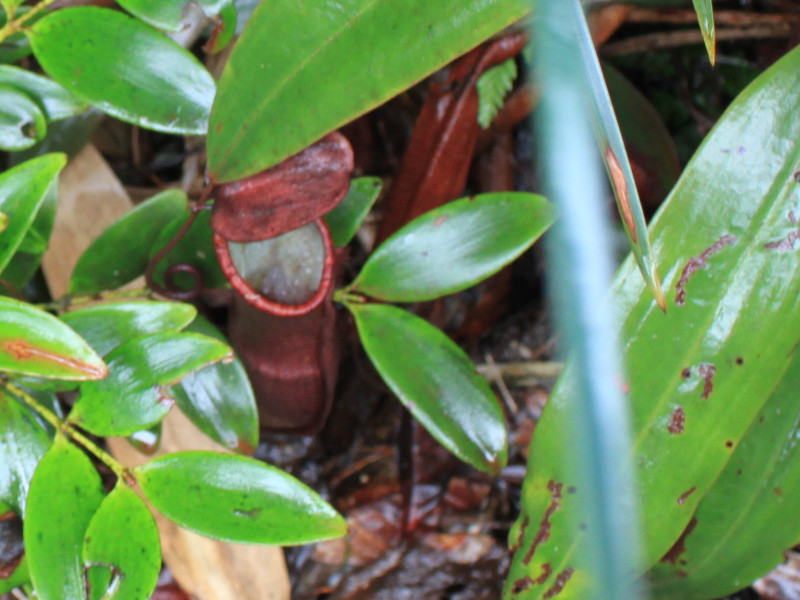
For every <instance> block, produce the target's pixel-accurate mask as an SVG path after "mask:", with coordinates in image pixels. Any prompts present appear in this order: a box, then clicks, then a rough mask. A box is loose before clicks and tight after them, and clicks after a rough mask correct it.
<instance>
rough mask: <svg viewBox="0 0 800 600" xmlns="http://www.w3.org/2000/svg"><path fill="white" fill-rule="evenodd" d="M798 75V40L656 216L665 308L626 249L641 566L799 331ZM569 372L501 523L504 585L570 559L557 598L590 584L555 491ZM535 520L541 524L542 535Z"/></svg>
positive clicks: (569, 516) (762, 397)
mask: <svg viewBox="0 0 800 600" xmlns="http://www.w3.org/2000/svg"><path fill="white" fill-rule="evenodd" d="M799 86H800V50H794V51H792V52H790V53H789V54H787V55H786V56H785V57H784V58H782V59H781V60H780V61H778V62H777V63H776V64H775V65H773V67H771V68H770V69H769V70H767V71H766V72H765V73H764V74H763V75H761V76H760V77H759V78H758V79H757V80H756V81H755V82H753V84H751V85H750V86H749V87H748V88H747V89H746V90H745V91H744V92H743V93H742V94H741V95H740V96H739V97H738V98H737V99H736V100H735V101H734V103H733V104H732V105H731V107H730V108H729V109H728V111H727V112H726V113H725V114H724V115H723V117H722V118H721V120H720V121H719V123H718V124H717V126H716V127H715V129H714V130H713V131H712V132H711V134H710V135H709V136H708V138H707V139H706V140H705V141H704V143H703V144H702V146H701V147H700V149H699V150H698V152H697V154H696V155H695V156H694V158H693V159H692V161H691V162H690V163H689V165H688V166H687V167H686V170H685V171H684V173H683V175H682V177H681V179H680V180H679V182H678V184H677V185H676V187H675V189H674V190H673V192H672V194H671V195H670V197H669V198H668V199H667V201H666V203H665V205H664V207H663V209H662V210H661V212H660V213H659V214H658V215H657V216H656V218H655V219H654V222H653V225H652V230H651V236H652V240H653V248H654V249H655V252H656V257H657V261H656V263H657V264H658V267H659V270H660V272H662V273H664V274H665V285H666V289H669V290H670V291H669V293H668V295H667V300H668V305H669V310H668V313H667V314H666V315H665V314H663V313H662V312H661V311H660V310H659V309H658V307H657V306H656V305H655V303H654V302H653V300H652V297H651V295H650V294H648V293H647V292H646V291H645V290H643V289H642V286H641V284H640V278H639V277H638V274H637V273H636V268H635V264H634V261H633V260H631V259H629V260H628V261H626V263H625V264H624V265H623V267H622V269H621V270H620V272H619V273H618V275H617V277H616V280H615V283H614V286H613V288H612V299H613V302H614V303H615V305H616V307H617V309H618V316H619V320H620V322H621V324H622V339H623V340H626V342H627V343H626V346H625V349H624V352H625V358H626V365H627V375H626V376H625V379H624V380H621V381H623V382H624V383H625V384H626V389H629V398H630V402H631V408H632V411H633V430H634V432H635V441H634V455H633V457H632V458H633V460H634V461H635V464H636V469H635V475H636V477H637V478H638V489H639V491H640V500H641V506H642V511H643V515H642V516H643V519H644V523H645V526H644V534H645V547H644V549H643V556H642V558H643V561H644V562H645V563H646V565H645V566H651V565H653V564H654V563H655V562H656V561H658V560H659V559H660V558H661V557H662V556H663V555H664V554H665V553H666V552H667V551H668V550H669V548H670V547H671V546H672V545H673V543H674V542H675V541H676V540H677V538H678V536H679V535H680V533H681V532H682V531H683V530H684V529H685V527H686V526H687V525H688V523H689V521H690V519H691V518H692V515H693V513H694V511H695V508H696V507H697V505H698V503H699V502H700V500H701V499H702V498H703V496H704V495H705V494H706V492H707V491H708V490H709V488H710V487H711V486H712V485H713V484H714V481H715V480H716V479H717V477H718V476H719V474H720V473H721V472H722V470H723V468H724V467H725V465H726V463H727V462H728V461H729V459H730V455H731V448H730V447H728V445H727V443H728V442H729V441H731V442H733V444H734V445H735V444H736V443H738V441H739V440H740V439H741V438H742V436H743V435H744V433H745V431H746V430H747V428H748V427H749V426H750V424H751V423H752V422H753V420H754V419H755V418H756V417H757V415H758V412H759V410H760V409H761V407H762V405H763V404H764V403H765V402H766V401H767V398H768V396H769V394H770V393H771V392H772V390H773V389H774V388H775V386H776V384H777V383H778V381H779V380H780V378H781V377H782V375H783V373H784V371H785V370H786V368H787V365H788V362H789V360H790V358H791V351H792V349H793V348H794V347H795V345H796V344H797V339H798V335H797V332H798V331H800V311H798V310H797V298H798V294H800V252H798V250H797V241H796V240H797V224H796V223H795V219H794V214H795V213H794V211H795V210H797V205H798V204H797V203H798V184H797V182H796V181H795V178H794V173H796V172H797V171H798V170H800V97H798V95H797V94H796V93H795V90H796V89H797V88H798V87H799ZM709 173H712V174H713V177H709ZM739 359H740V360H739ZM570 371H571V370H570V369H569V368H568V372H566V373H565V374H564V376H562V378H561V381H560V383H559V384H558V386H557V388H556V389H555V390H554V391H553V394H552V396H551V398H550V401H549V403H548V405H547V407H546V408H545V410H544V413H543V415H542V418H541V420H540V421H539V423H538V425H537V427H536V434H535V435H534V436H533V442H532V446H531V454H530V456H531V458H530V460H531V461H532V462H531V464H535V465H536V467H535V468H534V469H531V470H529V472H528V475H527V477H526V483H525V486H524V489H523V514H522V516H521V518H520V520H519V521H518V523H517V524H516V525H515V527H514V528H513V530H512V532H511V535H510V540H511V543H512V545H513V546H514V547H517V548H520V549H519V550H518V551H517V553H516V555H515V559H514V563H513V565H512V570H511V575H510V578H509V584H508V590H509V591H510V590H513V589H514V586H515V585H521V583H520V582H521V581H523V580H525V578H526V577H529V578H531V579H532V580H534V581H536V580H537V579H538V578H540V576H541V577H542V582H541V583H537V584H536V585H530V586H529V587H528V588H527V589H526V590H525V592H524V593H520V594H518V595H517V596H516V597H518V598H525V599H526V600H527V599H530V598H540V597H542V595H543V594H545V593H546V592H547V590H548V589H550V588H551V587H552V586H553V585H554V584H555V583H556V579H557V577H558V575H559V574H560V573H564V572H565V570H566V569H569V573H570V574H571V578H570V580H569V582H568V583H567V584H566V585H563V586H562V588H563V589H561V592H560V594H559V598H560V599H562V600H565V599H567V598H580V597H583V594H584V593H585V591H586V589H587V587H591V586H592V581H590V580H589V579H588V578H587V575H586V568H585V564H583V563H582V562H581V559H580V547H581V544H582V533H581V531H580V529H579V528H578V527H577V525H576V523H575V513H574V502H573V501H572V495H570V494H562V495H561V496H560V497H556V496H555V493H554V491H553V489H554V486H556V485H558V484H562V486H563V487H562V488H560V489H563V490H564V491H566V490H569V489H570V488H571V486H572V484H571V482H570V481H568V480H566V479H565V473H564V470H563V464H562V463H561V461H560V460H559V459H558V458H557V457H558V453H559V452H561V451H562V449H563V447H564V444H565V443H568V441H566V440H568V438H567V436H566V432H567V431H569V424H568V423H567V421H566V419H567V416H568V414H569V410H568V407H569V405H570V402H571V400H570V390H571V389H572V387H573V385H574V380H573V377H574V373H571V372H570ZM608 377H610V378H616V377H619V376H618V375H617V374H615V373H609V374H608ZM627 386H629V388H628V387H627ZM565 441H566V442H565ZM573 491H575V493H576V494H580V493H581V491H580V490H579V489H578V490H573ZM542 523H546V525H547V527H548V531H549V536H547V537H546V539H544V540H538V541H536V536H537V532H538V531H540V530H541V525H540V524H542ZM584 525H585V527H593V526H596V525H593V524H592V523H584ZM545 565H547V567H545ZM545 568H546V570H547V572H548V573H549V576H547V577H543V576H542V573H543V569H545Z"/></svg>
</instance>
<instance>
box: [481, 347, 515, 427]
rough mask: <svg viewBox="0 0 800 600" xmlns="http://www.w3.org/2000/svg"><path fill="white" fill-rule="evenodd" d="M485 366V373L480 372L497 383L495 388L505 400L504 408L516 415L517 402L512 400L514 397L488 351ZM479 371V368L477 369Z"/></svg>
mask: <svg viewBox="0 0 800 600" xmlns="http://www.w3.org/2000/svg"><path fill="white" fill-rule="evenodd" d="M486 367H488V370H487V373H486V374H484V373H481V375H484V376H485V377H487V379H489V380H490V381H491V382H492V383H494V384H495V385H497V389H498V390H500V397H501V398H502V399H503V402H505V405H506V408H507V409H508V412H509V413H511V414H512V415H513V416H516V415H517V413H518V412H519V408H518V407H517V403H516V402H514V398H513V397H512V396H511V392H509V391H508V386H507V385H506V382H505V381H504V380H503V375H502V374H501V373H500V370H499V369H498V367H497V363H495V362H494V358H493V357H492V355H491V354H489V353H488V352H487V353H486ZM478 372H480V368H479V371H478Z"/></svg>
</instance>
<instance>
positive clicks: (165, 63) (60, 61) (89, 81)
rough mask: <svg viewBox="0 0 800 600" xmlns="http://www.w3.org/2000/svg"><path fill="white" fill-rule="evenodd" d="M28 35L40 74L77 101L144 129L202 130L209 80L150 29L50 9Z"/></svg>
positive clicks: (104, 13)
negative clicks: (79, 100)
mask: <svg viewBox="0 0 800 600" xmlns="http://www.w3.org/2000/svg"><path fill="white" fill-rule="evenodd" d="M27 33H28V36H29V37H30V40H31V45H32V46H33V52H34V54H35V55H36V59H37V60H38V61H39V63H40V64H41V65H42V67H43V68H44V70H45V71H46V72H47V74H48V75H50V76H51V77H52V78H53V79H55V80H56V81H57V82H59V83H60V84H61V85H63V86H64V87H65V88H67V90H69V91H70V92H72V93H73V94H75V95H76V96H77V97H79V98H82V99H84V100H86V101H87V102H89V103H91V104H93V105H94V106H97V107H98V108H101V109H102V110H104V111H105V112H107V113H108V114H110V115H112V116H114V117H117V118H118V119H122V120H123V121H127V122H129V123H133V124H134V125H139V126H141V127H144V128H146V129H154V130H156V131H162V132H164V133H176V134H198V135H200V134H204V133H205V132H206V128H207V125H208V114H209V110H210V108H211V102H212V100H213V98H214V91H215V86H214V80H213V79H212V77H211V75H210V74H209V73H208V71H206V69H205V67H203V65H202V64H200V62H199V61H198V60H197V59H196V58H195V57H194V56H193V55H192V54H190V53H189V52H188V51H186V50H184V49H183V48H181V47H180V46H179V45H178V44H176V43H175V42H173V41H172V40H170V39H168V38H167V37H165V36H163V35H162V34H161V33H159V32H158V31H156V30H155V29H153V28H152V27H150V26H149V25H146V24H144V23H142V22H141V21H137V20H136V19H132V18H130V17H128V16H126V15H124V14H122V13H120V12H117V11H113V10H108V9H104V8H97V7H91V6H89V7H86V6H82V7H71V8H65V9H61V10H57V11H54V12H52V13H51V14H49V15H47V16H46V17H44V18H43V19H41V20H40V21H39V22H37V23H36V24H35V25H34V26H33V27H32V28H31V29H30V30H29V31H28V32H27Z"/></svg>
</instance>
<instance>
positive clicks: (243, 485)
mask: <svg viewBox="0 0 800 600" xmlns="http://www.w3.org/2000/svg"><path fill="white" fill-rule="evenodd" d="M133 472H134V476H135V477H136V480H137V481H138V482H139V485H140V486H141V488H142V491H143V492H144V494H145V496H146V497H147V499H148V500H149V501H150V503H151V504H152V505H153V506H155V507H156V508H157V509H158V510H159V512H161V513H163V514H164V516H166V517H167V518H169V519H171V520H172V521H175V522H176V523H177V524H178V525H180V526H182V527H185V528H186V529H190V530H192V531H195V532H197V533H201V534H203V535H206V536H208V537H212V538H218V539H222V540H228V541H232V542H252V543H259V544H275V545H289V544H306V543H309V542H313V541H318V540H324V539H328V538H333V537H339V536H342V535H344V534H345V533H347V525H346V523H345V520H344V519H343V518H342V517H341V516H340V515H339V514H338V513H337V512H336V511H335V510H334V509H333V508H332V507H331V506H330V505H329V504H328V503H327V502H325V501H324V500H323V499H322V498H320V497H319V496H318V495H317V493H316V492H314V491H313V490H311V489H310V488H308V487H306V486H305V485H304V484H302V483H300V482H299V481H297V480H296V479H295V478H294V477H292V476H290V475H288V474H286V473H284V472H283V471H281V470H279V469H276V468H275V467H272V466H270V465H266V464H264V463H262V462H259V461H257V460H254V459H251V458H246V457H243V456H233V455H230V454H218V453H215V452H179V453H176V454H167V455H165V456H162V457H160V458H157V459H155V460H153V461H151V462H149V463H147V464H146V465H144V466H141V467H137V468H136V469H134V471H133Z"/></svg>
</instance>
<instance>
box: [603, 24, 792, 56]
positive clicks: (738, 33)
mask: <svg viewBox="0 0 800 600" xmlns="http://www.w3.org/2000/svg"><path fill="white" fill-rule="evenodd" d="M791 33H792V24H791V23H775V24H772V25H763V26H759V27H746V28H728V29H718V30H717V41H718V42H720V41H726V40H745V39H758V38H785V37H789V36H790V35H791ZM702 43H703V34H702V33H701V32H700V30H695V29H691V30H686V31H667V32H659V33H648V34H645V35H640V36H636V37H632V38H629V39H627V40H622V41H620V42H614V43H613V44H608V45H606V46H604V47H603V48H602V50H601V51H602V54H603V56H622V55H625V54H636V53H640V52H650V51H652V50H659V49H664V48H678V47H681V46H691V45H695V44H702Z"/></svg>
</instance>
